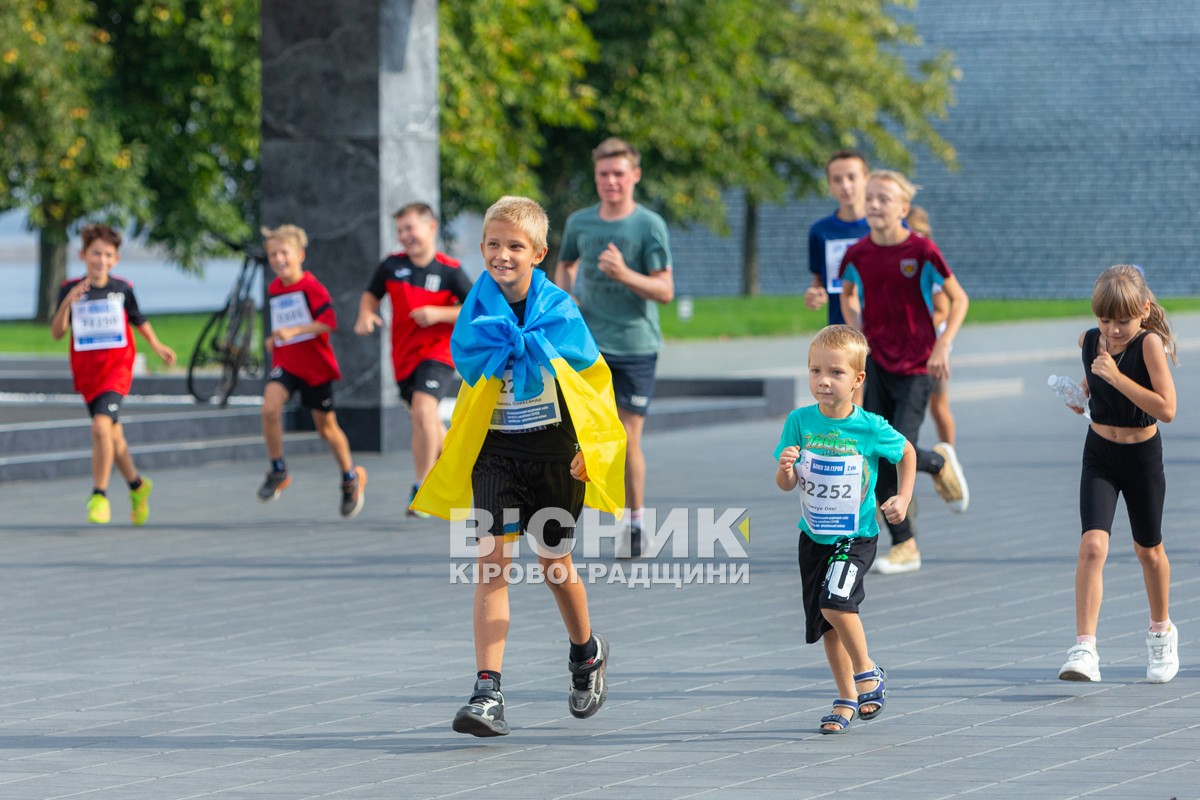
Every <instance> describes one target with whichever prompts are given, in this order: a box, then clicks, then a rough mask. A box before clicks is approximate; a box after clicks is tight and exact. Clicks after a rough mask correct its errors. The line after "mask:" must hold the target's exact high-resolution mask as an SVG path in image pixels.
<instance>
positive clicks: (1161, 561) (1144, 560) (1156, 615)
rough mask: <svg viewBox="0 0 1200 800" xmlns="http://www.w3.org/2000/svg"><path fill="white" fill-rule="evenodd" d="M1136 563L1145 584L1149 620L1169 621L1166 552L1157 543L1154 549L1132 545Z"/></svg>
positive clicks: (1169, 590)
mask: <svg viewBox="0 0 1200 800" xmlns="http://www.w3.org/2000/svg"><path fill="white" fill-rule="evenodd" d="M1133 551H1134V552H1135V553H1137V557H1138V561H1140V562H1141V564H1142V580H1144V581H1145V583H1146V599H1147V600H1149V601H1150V619H1151V620H1154V621H1155V622H1165V621H1166V620H1168V619H1170V614H1169V613H1168V611H1169V608H1168V606H1169V596H1170V593H1171V563H1170V562H1169V561H1167V551H1166V550H1164V549H1163V546H1162V543H1161V542H1159V543H1158V544H1157V545H1155V546H1154V547H1142V546H1141V545H1140V544H1138V543H1137V542H1134V544H1133Z"/></svg>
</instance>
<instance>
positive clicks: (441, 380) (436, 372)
mask: <svg viewBox="0 0 1200 800" xmlns="http://www.w3.org/2000/svg"><path fill="white" fill-rule="evenodd" d="M454 385H455V381H454V367H452V366H450V365H449V364H443V363H442V362H440V361H422V362H421V363H420V364H417V368H416V369H414V370H413V371H412V372H411V373H409V375H408V377H407V378H405V379H404V380H402V381H396V388H397V389H399V390H400V399H401V400H403V401H404V402H406V403H408V404H409V405H412V396H413V392H423V393H424V394H428V395H433V396H434V397H435V398H437V399H438V400H441V399H442V398H443V397H445V396H446V395H448V394H450V390H451V389H453V388H454Z"/></svg>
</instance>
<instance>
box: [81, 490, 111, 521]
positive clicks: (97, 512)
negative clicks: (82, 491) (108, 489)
mask: <svg viewBox="0 0 1200 800" xmlns="http://www.w3.org/2000/svg"><path fill="white" fill-rule="evenodd" d="M87 512H88V522H90V523H92V524H93V525H107V524H108V522H109V520H111V519H112V507H111V506H110V505H109V504H108V498H107V497H105V496H104V495H102V494H94V495H92V496H91V498H89V499H88V502H87Z"/></svg>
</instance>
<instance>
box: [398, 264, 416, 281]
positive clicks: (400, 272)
mask: <svg viewBox="0 0 1200 800" xmlns="http://www.w3.org/2000/svg"><path fill="white" fill-rule="evenodd" d="M409 275H412V270H411V269H409V268H408V267H402V268H401V269H398V270H396V280H401V279H403V278H407V277H408V276H409Z"/></svg>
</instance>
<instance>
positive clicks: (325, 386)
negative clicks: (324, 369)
mask: <svg viewBox="0 0 1200 800" xmlns="http://www.w3.org/2000/svg"><path fill="white" fill-rule="evenodd" d="M267 382H268V383H270V382H275V383H278V384H279V385H281V386H282V387H283V388H285V389H287V393H288V397H291V396H292V395H293V394H295V393H296V392H299V393H300V405H302V406H304V407H305V408H309V409H312V410H313V411H333V381H326V382H325V383H322V384H320V385H318V386H309V385H308V384H307V383H305V382H304V381H302V380H301V379H300V378H297V377H296V376H295V375H293V374H292V373H290V372H288V371H287V370H285V369H282V368H280V367H275V368H274V369H272V370H271V374H269V375H268V376H267Z"/></svg>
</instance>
